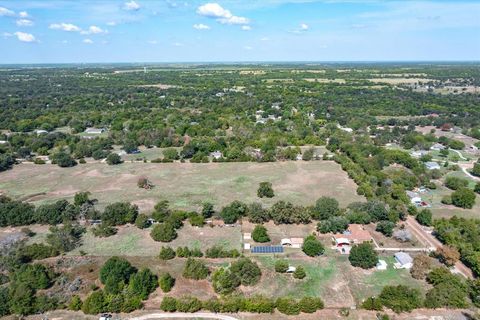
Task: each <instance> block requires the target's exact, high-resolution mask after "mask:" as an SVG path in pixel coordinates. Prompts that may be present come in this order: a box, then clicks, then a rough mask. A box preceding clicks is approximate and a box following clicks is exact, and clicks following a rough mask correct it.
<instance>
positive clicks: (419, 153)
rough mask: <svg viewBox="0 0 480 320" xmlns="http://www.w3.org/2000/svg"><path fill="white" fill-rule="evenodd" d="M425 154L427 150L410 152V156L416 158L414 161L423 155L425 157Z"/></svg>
mask: <svg viewBox="0 0 480 320" xmlns="http://www.w3.org/2000/svg"><path fill="white" fill-rule="evenodd" d="M426 154H428V151H427V150H416V151H412V152H411V153H410V155H411V156H412V157H414V158H416V159H418V158H420V157H422V156H424V155H426Z"/></svg>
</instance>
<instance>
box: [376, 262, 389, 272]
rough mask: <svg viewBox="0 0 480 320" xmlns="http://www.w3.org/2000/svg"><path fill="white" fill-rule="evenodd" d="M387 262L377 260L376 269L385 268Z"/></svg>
mask: <svg viewBox="0 0 480 320" xmlns="http://www.w3.org/2000/svg"><path fill="white" fill-rule="evenodd" d="M387 266H388V265H387V262H386V261H385V260H378V263H377V266H376V267H375V268H376V269H377V270H387Z"/></svg>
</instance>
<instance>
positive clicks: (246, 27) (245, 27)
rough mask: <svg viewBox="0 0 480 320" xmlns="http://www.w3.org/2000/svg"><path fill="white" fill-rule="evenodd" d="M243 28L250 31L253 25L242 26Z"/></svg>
mask: <svg viewBox="0 0 480 320" xmlns="http://www.w3.org/2000/svg"><path fill="white" fill-rule="evenodd" d="M242 30H244V31H250V30H252V27H250V26H242Z"/></svg>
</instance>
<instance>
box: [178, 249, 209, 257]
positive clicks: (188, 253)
mask: <svg viewBox="0 0 480 320" xmlns="http://www.w3.org/2000/svg"><path fill="white" fill-rule="evenodd" d="M207 251H208V250H207ZM177 257H179V258H189V257H196V258H201V257H203V253H202V251H200V249H198V248H193V249H191V250H190V249H189V248H188V247H178V248H177ZM207 258H213V257H207Z"/></svg>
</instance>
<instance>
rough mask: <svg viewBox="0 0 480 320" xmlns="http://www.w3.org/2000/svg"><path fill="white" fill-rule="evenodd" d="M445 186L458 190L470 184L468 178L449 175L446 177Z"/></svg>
mask: <svg viewBox="0 0 480 320" xmlns="http://www.w3.org/2000/svg"><path fill="white" fill-rule="evenodd" d="M444 184H445V186H446V187H447V188H449V189H452V190H458V189H460V188H465V187H467V186H468V180H466V179H462V178H458V177H452V176H449V177H447V178H446V179H445V183H444Z"/></svg>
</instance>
